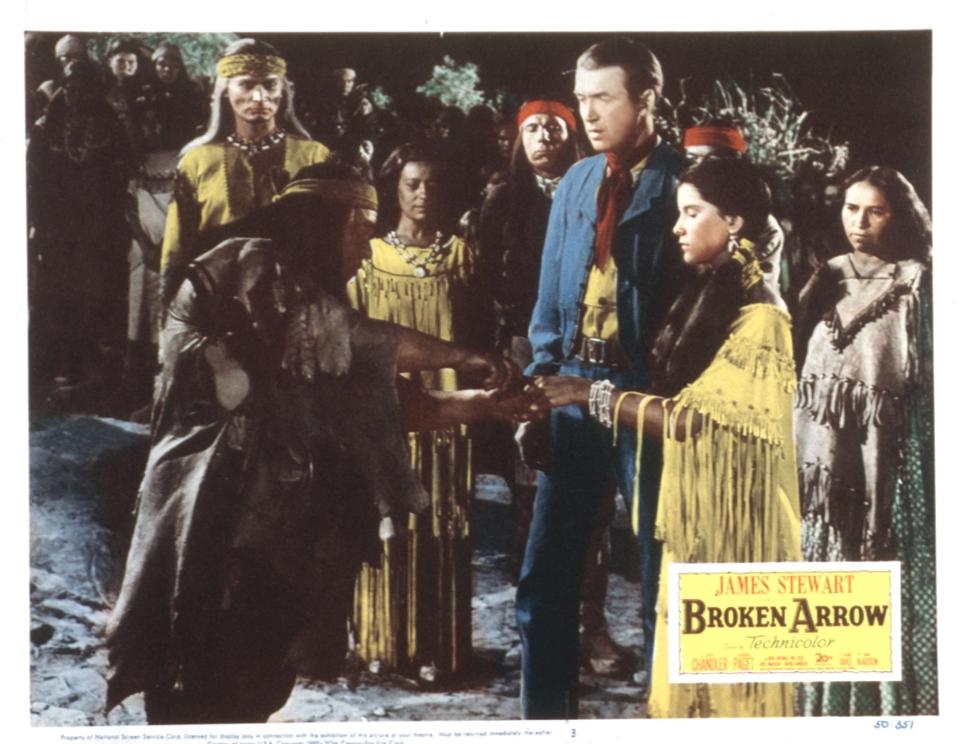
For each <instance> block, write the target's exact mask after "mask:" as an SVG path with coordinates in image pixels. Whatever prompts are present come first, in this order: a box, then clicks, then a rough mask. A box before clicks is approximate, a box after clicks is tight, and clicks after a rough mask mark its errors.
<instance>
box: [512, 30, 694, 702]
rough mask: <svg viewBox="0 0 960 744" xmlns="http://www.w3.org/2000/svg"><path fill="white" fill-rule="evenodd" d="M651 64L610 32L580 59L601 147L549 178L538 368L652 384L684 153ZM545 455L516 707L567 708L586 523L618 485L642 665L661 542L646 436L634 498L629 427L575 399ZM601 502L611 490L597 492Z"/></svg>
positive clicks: (594, 139) (555, 420)
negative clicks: (638, 606) (669, 130)
mask: <svg viewBox="0 0 960 744" xmlns="http://www.w3.org/2000/svg"><path fill="white" fill-rule="evenodd" d="M662 89H663V73H662V71H661V69H660V63H659V61H658V60H657V58H656V57H655V56H654V55H653V53H652V52H650V50H649V49H647V48H646V47H644V46H643V45H642V44H639V43H634V42H632V41H629V40H626V39H612V40H609V41H604V42H601V43H599V44H594V45H593V46H591V47H590V48H589V49H587V50H586V51H585V52H584V53H583V54H582V55H580V58H579V59H578V61H577V70H576V82H575V87H574V93H575V95H576V98H577V101H578V102H579V109H580V116H581V118H582V119H583V127H584V131H585V132H586V133H587V136H588V137H589V139H590V142H591V144H592V145H593V147H594V149H595V150H596V151H597V152H598V153H599V154H597V155H595V156H593V157H590V158H587V159H585V160H581V161H580V162H579V163H576V164H575V165H574V166H572V167H571V168H570V170H569V171H567V174H566V175H565V176H564V178H563V180H562V181H561V182H560V186H559V187H558V189H557V192H556V195H555V197H554V201H553V207H552V209H551V212H550V220H549V224H548V227H547V236H546V240H545V243H544V250H543V260H542V264H541V271H540V286H539V294H538V298H537V304H536V307H535V308H534V311H533V317H532V320H531V323H530V341H531V343H532V345H533V355H534V362H533V364H532V365H531V366H530V367H529V368H528V372H529V373H531V374H537V375H545V374H546V375H549V374H567V375H579V376H582V377H587V378H589V379H592V380H610V381H611V382H612V383H613V384H614V385H616V386H618V387H623V388H629V389H634V390H637V389H642V388H647V387H649V386H650V384H651V382H652V381H651V378H650V372H649V364H648V356H649V351H650V349H651V348H652V345H653V338H654V334H655V333H656V331H657V328H658V326H659V323H660V321H661V319H662V317H663V315H664V313H665V311H666V309H667V308H668V307H669V305H670V303H671V302H672V301H673V299H674V298H675V297H676V295H677V294H678V293H679V290H680V287H681V284H682V281H683V277H684V269H683V262H682V259H681V255H680V251H679V250H678V249H677V247H676V245H675V243H674V241H673V236H672V234H671V229H672V227H673V223H674V221H675V219H676V199H675V191H676V177H677V175H678V174H679V172H680V171H681V170H682V168H683V158H682V157H681V155H680V154H679V153H677V152H676V151H674V150H673V149H672V148H670V147H669V146H668V145H666V144H664V143H662V142H660V140H659V138H658V137H657V135H656V133H655V131H654V126H653V123H654V111H655V107H656V103H657V99H658V98H659V96H660V95H661V91H662ZM549 428H550V463H549V465H548V467H547V470H548V472H545V473H543V474H541V476H540V479H539V483H538V486H537V497H536V503H535V507H534V516H533V522H532V524H531V527H530V536H529V539H528V541H527V548H526V552H525V555H524V561H523V567H522V569H521V573H520V581H519V584H518V587H517V624H518V626H519V629H520V637H521V641H522V643H523V684H522V698H523V713H524V717H526V718H575V717H576V716H577V703H578V701H577V688H578V648H577V646H578V609H579V596H580V592H579V587H580V581H581V576H582V574H583V568H584V566H583V564H584V556H585V551H586V546H587V541H588V539H589V535H590V529H591V525H592V524H593V522H594V519H595V518H596V517H597V512H598V509H599V508H601V506H602V505H603V503H604V496H605V495H607V494H609V493H610V491H611V489H612V488H614V487H615V486H616V487H619V489H620V492H621V493H623V494H624V495H625V496H626V497H627V499H628V502H634V501H635V502H636V503H630V504H629V506H630V512H631V515H632V521H633V525H634V531H635V532H636V534H637V540H638V544H639V548H640V555H641V578H642V582H643V583H642V594H643V596H642V601H643V618H642V619H643V629H644V639H645V644H646V656H647V669H648V670H649V666H650V664H649V662H650V659H651V658H652V650H653V629H654V612H655V601H656V596H657V576H658V572H659V565H660V549H659V544H658V543H656V541H654V539H653V523H654V519H655V517H656V498H657V489H658V487H659V471H660V449H659V447H658V446H657V445H656V444H655V443H653V442H648V443H646V446H644V447H643V452H642V455H643V463H642V467H641V471H642V473H643V475H642V479H641V483H640V488H639V498H635V497H634V473H635V470H636V466H635V457H636V436H635V433H634V432H631V431H621V432H620V433H619V436H618V441H617V442H616V444H614V443H613V441H612V436H611V431H610V429H609V428H608V427H606V426H604V425H602V424H601V423H600V422H598V421H597V420H595V419H594V418H592V417H590V416H589V415H588V414H587V412H586V411H585V410H583V409H582V408H580V407H573V406H567V407H564V408H560V409H556V410H554V411H553V412H552V413H551V418H550V427H549ZM607 503H608V502H607Z"/></svg>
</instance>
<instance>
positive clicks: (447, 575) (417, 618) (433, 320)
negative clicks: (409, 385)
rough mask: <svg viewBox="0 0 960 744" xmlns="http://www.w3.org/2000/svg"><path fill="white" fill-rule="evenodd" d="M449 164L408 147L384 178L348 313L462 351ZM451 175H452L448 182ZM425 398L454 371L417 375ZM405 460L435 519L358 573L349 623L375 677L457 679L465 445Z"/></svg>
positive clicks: (465, 304) (440, 446)
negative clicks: (377, 233) (386, 673)
mask: <svg viewBox="0 0 960 744" xmlns="http://www.w3.org/2000/svg"><path fill="white" fill-rule="evenodd" d="M446 165H447V164H446V162H445V161H444V160H442V159H441V156H440V154H439V153H438V152H437V151H436V150H434V149H433V148H432V147H428V146H426V145H420V144H415V143H407V144H404V145H401V146H400V147H398V148H397V149H396V150H394V152H393V153H392V154H391V155H390V157H389V158H388V159H387V161H386V162H385V163H384V166H383V168H382V169H381V174H380V179H379V186H380V189H379V193H380V197H381V203H382V208H381V211H380V220H379V223H380V228H381V234H382V237H377V238H374V239H373V240H372V241H370V251H371V253H370V257H369V258H368V259H367V260H365V261H364V262H363V265H362V266H361V268H360V271H359V272H358V273H357V277H356V279H355V280H354V281H353V282H351V288H350V291H351V298H352V301H353V302H354V305H355V306H356V307H357V308H358V309H359V310H360V311H361V312H362V313H364V314H365V315H367V316H368V317H370V318H378V319H380V320H388V321H391V322H394V323H399V324H400V325H402V326H406V327H408V328H414V329H416V330H418V331H421V332H423V333H427V334H429V335H431V336H436V337H437V338H441V339H444V340H448V341H454V342H457V343H463V342H464V339H466V338H467V337H468V334H469V331H470V330H471V326H472V325H473V322H472V316H473V313H474V311H475V310H476V309H477V305H476V303H475V302H474V301H472V298H473V281H474V273H475V272H474V263H475V262H474V253H473V246H471V245H469V244H468V243H466V242H465V241H464V240H463V239H461V238H459V237H457V236H455V235H453V234H451V233H450V232H449V231H447V229H446V227H447V223H448V221H447V219H446V216H447V214H448V212H447V211H446V210H447V208H448V207H449V206H450V203H449V198H448V197H449V192H448V191H447V190H446V188H445V184H446V183H447V180H446V179H447V176H448V173H447V172H446ZM454 175H456V174H454ZM414 381H415V382H416V383H417V384H419V385H421V386H422V387H423V388H427V389H435V390H445V391H450V390H456V389H457V388H458V387H459V386H460V384H461V382H462V381H461V380H460V379H459V378H458V375H457V373H456V371H454V370H452V369H443V370H440V371H438V372H426V373H420V374H418V375H415V376H414ZM410 448H411V458H412V462H413V463H414V466H415V468H416V470H417V472H418V473H419V474H420V478H421V480H422V482H423V484H424V486H425V488H426V489H427V490H428V491H429V492H430V498H431V511H430V512H429V513H428V514H424V515H419V516H417V517H412V518H411V521H410V524H409V533H408V534H407V535H403V534H398V535H397V536H395V537H392V538H390V539H387V540H384V541H383V551H382V553H383V554H382V558H381V560H380V561H374V562H372V563H370V564H368V565H366V566H364V569H363V572H362V573H361V575H360V580H359V584H358V588H357V599H356V608H355V611H354V619H355V621H356V624H357V636H358V646H357V648H358V651H359V653H360V656H361V658H363V659H364V660H365V661H367V662H368V663H371V664H373V663H377V665H378V666H379V667H380V668H381V669H383V670H386V669H399V670H409V671H414V672H417V671H419V674H420V676H421V677H422V678H423V679H426V680H429V681H433V680H434V679H436V677H437V675H446V674H450V673H454V672H459V671H462V670H463V669H464V667H465V666H466V664H467V662H468V660H469V656H470V651H471V614H470V604H471V566H470V559H471V544H472V541H471V535H470V525H471V520H470V494H471V490H472V486H473V473H472V468H471V445H470V439H469V437H468V436H467V434H466V432H465V430H463V429H462V428H461V427H454V428H449V429H447V430H445V431H438V432H425V433H421V434H415V435H412V436H411V438H410Z"/></svg>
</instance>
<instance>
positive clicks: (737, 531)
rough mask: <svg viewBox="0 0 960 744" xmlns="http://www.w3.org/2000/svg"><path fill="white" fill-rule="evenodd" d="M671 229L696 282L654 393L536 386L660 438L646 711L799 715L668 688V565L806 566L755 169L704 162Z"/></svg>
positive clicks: (660, 359)
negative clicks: (656, 570)
mask: <svg viewBox="0 0 960 744" xmlns="http://www.w3.org/2000/svg"><path fill="white" fill-rule="evenodd" d="M677 201H678V206H679V211H680V217H679V219H678V220H677V224H676V225H675V227H674V234H675V235H676V236H677V237H678V239H679V243H680V248H681V249H682V250H683V255H684V260H685V261H686V262H687V263H688V264H691V265H694V266H697V267H698V268H699V269H700V271H699V273H698V276H697V279H696V280H695V281H694V282H693V283H692V284H691V286H690V287H689V288H688V289H687V290H686V291H685V292H684V294H683V295H681V297H680V299H678V300H677V302H676V304H675V305H674V306H673V308H671V310H670V313H669V315H668V317H667V321H666V324H665V326H664V328H663V330H662V331H661V332H660V335H659V337H658V339H657V343H656V345H655V348H654V370H655V378H654V379H655V380H656V381H657V384H656V391H655V392H656V393H658V394H652V393H638V392H633V391H620V390H617V389H616V388H614V387H613V386H612V385H611V384H610V383H609V382H607V381H604V380H600V381H597V382H593V383H591V382H590V381H589V380H583V379H581V378H575V377H545V378H540V379H538V380H537V384H538V386H539V387H541V388H542V389H543V390H544V392H545V393H546V394H547V397H548V398H549V399H550V403H551V405H570V404H576V405H585V406H587V407H588V409H589V411H590V413H591V415H593V416H594V417H595V418H596V419H598V421H600V423H602V424H605V425H607V426H612V427H613V428H614V432H615V433H616V428H617V427H618V426H637V427H638V428H639V427H642V429H643V432H644V434H646V435H647V436H659V437H662V438H663V454H664V462H663V475H662V478H661V487H660V499H659V506H658V513H657V526H656V530H657V537H658V539H660V540H662V541H663V543H664V550H663V563H662V570H661V576H660V589H659V595H658V600H657V612H658V616H657V630H656V639H655V646H654V661H653V670H652V675H651V687H650V698H649V703H648V711H649V713H650V715H651V716H654V717H670V718H687V717H702V716H789V715H792V713H793V686H792V685H790V684H776V683H762V684H761V683H757V684H746V683H743V684H672V683H670V682H669V680H668V675H667V632H666V623H667V620H668V617H667V613H668V611H671V610H672V608H668V607H667V600H666V597H667V589H668V586H667V576H668V569H669V566H670V563H671V562H673V561H682V562H685V563H703V562H719V563H726V562H743V563H750V562H757V561H796V560H800V521H799V499H798V494H797V475H796V452H795V447H794V442H793V424H792V405H793V391H794V389H795V387H796V371H795V368H794V364H793V353H792V343H791V337H790V317H789V315H787V313H786V312H785V311H784V310H782V309H781V308H780V307H779V306H778V305H777V301H776V300H775V298H774V296H773V295H772V293H771V292H770V290H769V289H767V288H766V286H765V284H764V282H763V280H762V274H761V272H760V267H759V263H758V262H757V259H756V257H755V255H754V254H753V243H752V242H751V238H755V237H756V236H757V235H758V234H759V232H760V231H761V230H762V229H763V226H764V225H765V224H766V219H767V216H768V213H769V206H770V197H769V191H768V190H767V187H766V185H765V184H764V183H763V181H762V179H761V178H760V177H759V175H758V174H757V172H756V170H755V169H754V167H753V166H751V165H749V164H748V163H746V162H743V161H739V160H708V161H704V162H703V163H701V164H699V165H697V166H694V167H693V168H691V169H690V170H688V171H686V172H685V173H684V174H683V175H681V177H680V186H679V189H678V191H677Z"/></svg>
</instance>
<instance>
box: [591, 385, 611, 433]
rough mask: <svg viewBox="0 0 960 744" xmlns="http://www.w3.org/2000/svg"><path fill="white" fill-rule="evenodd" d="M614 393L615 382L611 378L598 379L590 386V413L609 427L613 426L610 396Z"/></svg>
mask: <svg viewBox="0 0 960 744" xmlns="http://www.w3.org/2000/svg"><path fill="white" fill-rule="evenodd" d="M612 395H613V383H612V382H610V380H597V381H596V382H594V383H593V384H592V385H591V386H590V394H589V395H588V396H587V410H588V411H589V413H590V415H591V416H592V417H593V418H595V419H596V420H597V421H598V422H600V423H601V424H602V425H603V426H606V427H607V428H608V429H609V428H611V427H612V426H613V417H612V416H611V415H610V398H611V397H612Z"/></svg>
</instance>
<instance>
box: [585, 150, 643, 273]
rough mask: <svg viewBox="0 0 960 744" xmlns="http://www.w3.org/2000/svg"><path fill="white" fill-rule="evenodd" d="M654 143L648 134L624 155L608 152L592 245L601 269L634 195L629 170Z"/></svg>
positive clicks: (598, 197)
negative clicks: (645, 139)
mask: <svg viewBox="0 0 960 744" xmlns="http://www.w3.org/2000/svg"><path fill="white" fill-rule="evenodd" d="M656 142H657V138H656V137H650V138H649V140H648V141H647V142H645V143H644V144H643V145H642V146H641V147H639V148H637V149H636V150H634V151H633V152H631V153H630V154H629V155H628V156H627V157H626V158H620V157H618V156H617V155H615V154H614V153H612V152H608V153H607V173H606V175H605V176H604V178H603V182H602V183H601V184H600V190H599V191H598V192H597V238H596V241H595V242H594V244H593V253H594V260H595V261H596V264H597V266H599V267H600V269H601V270H602V269H603V268H604V266H606V265H607V259H608V258H609V257H610V253H611V252H612V251H613V238H614V236H615V235H616V233H617V225H618V224H619V222H620V218H621V217H623V213H624V212H625V211H626V209H627V205H628V204H629V203H630V197H631V196H632V195H633V180H632V179H631V177H630V169H631V168H633V167H634V166H635V165H636V164H637V163H639V162H640V161H641V160H643V159H644V158H645V157H647V155H649V154H650V152H651V151H652V150H653V146H654V145H655V144H656Z"/></svg>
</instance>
